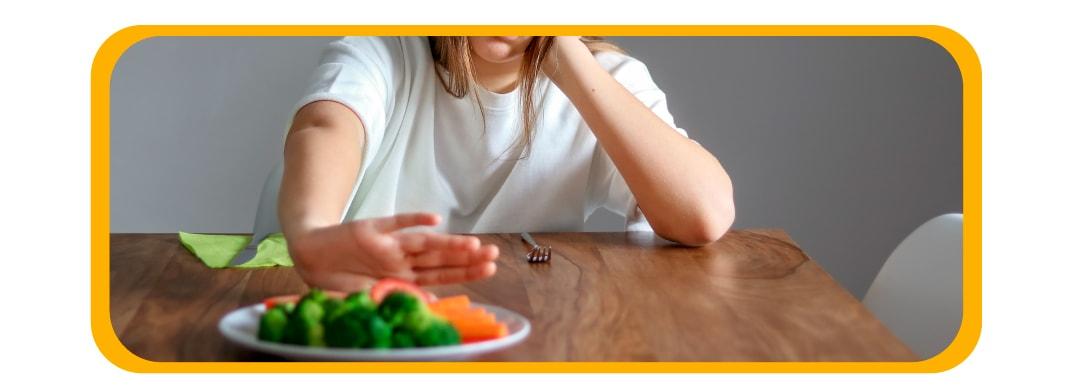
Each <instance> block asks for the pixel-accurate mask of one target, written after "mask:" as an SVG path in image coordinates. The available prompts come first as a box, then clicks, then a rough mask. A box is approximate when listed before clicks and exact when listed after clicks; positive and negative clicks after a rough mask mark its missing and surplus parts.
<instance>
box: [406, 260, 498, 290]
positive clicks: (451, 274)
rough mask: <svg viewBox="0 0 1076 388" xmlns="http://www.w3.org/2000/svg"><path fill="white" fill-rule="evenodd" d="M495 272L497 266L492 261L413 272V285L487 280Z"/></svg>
mask: <svg viewBox="0 0 1076 388" xmlns="http://www.w3.org/2000/svg"><path fill="white" fill-rule="evenodd" d="M496 272H497V264H496V263H494V262H492V261H488V262H484V263H481V264H476V265H471V266H467V267H451V268H435V269H426V270H418V271H416V272H415V283H417V284H419V285H435V284H451V283H462V282H469V281H473V280H479V279H484V278H488V277H490V276H493V274H494V273H496Z"/></svg>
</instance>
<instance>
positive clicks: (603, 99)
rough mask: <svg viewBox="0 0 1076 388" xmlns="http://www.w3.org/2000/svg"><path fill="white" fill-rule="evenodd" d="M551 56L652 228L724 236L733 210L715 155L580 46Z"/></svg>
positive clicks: (672, 235) (702, 239) (688, 235)
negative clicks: (681, 133)
mask: <svg viewBox="0 0 1076 388" xmlns="http://www.w3.org/2000/svg"><path fill="white" fill-rule="evenodd" d="M573 43H574V42H573ZM559 45H560V42H558V46H559ZM556 55H558V56H559V58H557V63H556V64H555V66H556V67H555V70H554V71H553V73H554V74H553V76H552V78H553V81H554V82H555V83H556V84H557V86H558V87H560V89H561V90H562V91H563V92H564V93H565V95H567V96H568V98H569V99H571V101H572V103H573V104H574V105H575V107H576V109H578V110H579V113H580V115H581V116H582V117H583V119H584V120H585V121H586V123H587V125H588V126H589V127H590V128H591V130H592V131H593V132H594V135H595V137H596V138H597V139H598V142H599V143H600V144H601V147H602V148H603V149H604V150H605V152H606V153H607V154H608V155H609V157H610V159H612V161H613V163H614V164H615V165H616V168H617V170H618V171H619V172H620V173H621V175H622V176H623V177H624V180H625V181H626V182H627V184H628V187H629V188H630V189H631V191H632V193H633V194H634V195H635V198H636V201H637V202H638V203H639V208H640V209H641V210H642V211H643V214H644V215H645V216H646V217H647V220H648V221H650V224H651V226H653V228H654V230H655V232H657V233H658V234H660V235H662V236H663V237H666V238H669V239H672V240H676V241H679V242H683V243H687V244H693V245H699V244H706V243H709V242H712V241H713V240H716V239H717V238H719V237H720V236H721V235H723V234H724V233H725V231H727V230H728V228H729V226H731V224H732V220H733V218H734V217H735V211H734V206H733V201H732V183H731V181H730V179H729V177H728V174H727V173H726V172H725V170H724V168H723V167H722V166H721V164H720V162H718V160H717V158H715V157H714V156H713V155H712V154H710V153H709V152H708V151H707V150H706V149H704V148H703V147H702V146H700V145H699V144H697V143H695V142H693V141H691V140H690V139H687V138H685V137H684V136H682V135H680V134H679V133H677V132H676V131H675V130H674V129H673V128H671V127H670V126H669V125H668V124H666V123H665V122H664V121H663V120H661V118H659V117H658V116H657V115H655V114H654V113H653V112H652V111H650V109H649V108H648V107H647V106H645V105H643V104H642V102H640V101H639V100H638V99H637V98H635V96H634V95H633V94H631V92H629V91H628V90H627V89H625V88H624V87H623V86H622V85H621V84H620V83H619V82H617V80H616V79H614V78H613V77H612V76H611V75H610V74H609V73H608V72H607V71H605V69H604V68H602V67H601V65H600V64H598V62H597V61H596V60H594V58H593V56H592V55H591V54H590V53H589V51H587V50H586V48H585V46H584V45H582V44H579V45H573V46H569V47H562V48H561V49H559V50H558V51H557V52H556Z"/></svg>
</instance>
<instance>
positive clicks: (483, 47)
mask: <svg viewBox="0 0 1076 388" xmlns="http://www.w3.org/2000/svg"><path fill="white" fill-rule="evenodd" d="M531 39H532V37H530V36H476V37H473V38H471V39H470V44H471V50H472V51H474V54H475V55H477V56H478V57H479V58H482V60H484V61H486V62H490V63H506V62H512V61H516V60H519V58H520V57H522V56H523V52H524V51H525V50H526V49H527V44H529V43H530V41H531Z"/></svg>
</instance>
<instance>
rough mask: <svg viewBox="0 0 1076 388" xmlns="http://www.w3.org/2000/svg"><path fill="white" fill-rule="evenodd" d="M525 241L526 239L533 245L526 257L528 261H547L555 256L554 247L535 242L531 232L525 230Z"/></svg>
mask: <svg viewBox="0 0 1076 388" xmlns="http://www.w3.org/2000/svg"><path fill="white" fill-rule="evenodd" d="M523 241H526V242H527V244H530V246H531V251H530V252H528V253H527V257H526V259H527V262H528V263H545V262H548V261H549V260H550V259H552V258H553V247H551V246H549V245H538V243H536V242H534V238H532V237H531V234H530V233H527V232H523Z"/></svg>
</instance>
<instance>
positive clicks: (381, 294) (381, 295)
mask: <svg viewBox="0 0 1076 388" xmlns="http://www.w3.org/2000/svg"><path fill="white" fill-rule="evenodd" d="M394 291H400V292H406V293H408V294H411V295H414V296H416V297H418V299H419V300H421V301H422V302H423V303H430V302H433V301H434V300H437V297H435V296H434V295H433V294H431V293H429V292H426V291H423V290H422V289H421V288H419V287H418V286H417V285H415V284H414V283H411V282H406V281H403V280H400V279H392V278H385V279H381V280H380V281H378V282H377V283H376V284H374V286H373V287H371V288H370V299H373V300H374V302H377V303H381V300H382V299H385V296H387V295H388V294H390V293H392V292H394Z"/></svg>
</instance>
